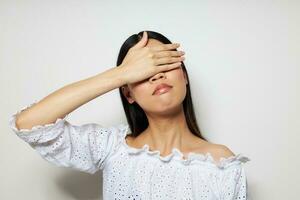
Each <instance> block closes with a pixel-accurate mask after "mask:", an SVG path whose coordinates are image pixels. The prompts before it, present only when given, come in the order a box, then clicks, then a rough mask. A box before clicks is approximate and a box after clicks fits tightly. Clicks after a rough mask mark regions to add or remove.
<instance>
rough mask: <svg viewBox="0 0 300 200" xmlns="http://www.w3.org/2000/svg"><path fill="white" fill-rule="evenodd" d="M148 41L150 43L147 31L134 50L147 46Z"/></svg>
mask: <svg viewBox="0 0 300 200" xmlns="http://www.w3.org/2000/svg"><path fill="white" fill-rule="evenodd" d="M147 41H148V35H147V31H144V32H143V37H142V39H141V40H140V41H139V42H138V43H136V44H135V45H134V46H133V47H132V48H134V49H137V48H142V47H144V46H145V45H146V44H147Z"/></svg>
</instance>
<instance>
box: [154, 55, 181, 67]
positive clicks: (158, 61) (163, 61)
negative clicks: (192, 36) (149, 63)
mask: <svg viewBox="0 0 300 200" xmlns="http://www.w3.org/2000/svg"><path fill="white" fill-rule="evenodd" d="M184 59H185V58H184V57H183V56H181V57H164V58H158V59H154V64H155V65H162V64H170V63H175V62H180V61H184Z"/></svg>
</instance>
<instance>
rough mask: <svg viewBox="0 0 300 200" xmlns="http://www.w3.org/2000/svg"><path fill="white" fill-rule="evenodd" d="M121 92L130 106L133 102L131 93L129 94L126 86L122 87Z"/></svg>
mask: <svg viewBox="0 0 300 200" xmlns="http://www.w3.org/2000/svg"><path fill="white" fill-rule="evenodd" d="M121 90H122V93H123V95H124V96H125V98H126V99H127V101H128V103H130V104H132V103H133V102H134V99H133V98H132V97H131V93H130V90H129V88H128V86H122V87H121Z"/></svg>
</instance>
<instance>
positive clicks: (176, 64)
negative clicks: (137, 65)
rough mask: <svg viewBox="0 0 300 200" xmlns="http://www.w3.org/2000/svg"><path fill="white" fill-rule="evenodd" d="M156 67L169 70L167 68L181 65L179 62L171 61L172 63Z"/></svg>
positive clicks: (170, 68)
mask: <svg viewBox="0 0 300 200" xmlns="http://www.w3.org/2000/svg"><path fill="white" fill-rule="evenodd" d="M158 67H159V68H160V71H169V70H172V69H176V68H178V67H181V62H176V63H172V64H166V65H160V66H158Z"/></svg>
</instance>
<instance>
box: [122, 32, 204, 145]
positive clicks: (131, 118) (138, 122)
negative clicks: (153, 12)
mask: <svg viewBox="0 0 300 200" xmlns="http://www.w3.org/2000/svg"><path fill="white" fill-rule="evenodd" d="M146 32H147V35H148V39H150V38H151V39H156V40H158V41H160V42H162V43H164V44H171V41H170V40H169V39H168V38H166V37H165V36H163V35H162V34H161V33H158V32H155V31H146ZM142 36H143V31H141V32H139V33H138V34H133V35H131V36H130V37H129V38H128V39H127V40H126V41H125V42H124V43H123V45H122V46H121V48H120V51H119V55H118V60H117V67H118V66H119V65H121V63H122V61H123V59H124V58H125V56H126V54H127V52H128V50H129V49H130V48H131V47H133V46H134V45H135V44H136V43H138V42H139V41H140V39H141V38H142ZM182 69H183V71H184V72H185V73H186V77H187V81H188V84H187V85H186V89H187V92H186V96H185V98H184V100H183V109H184V115H185V118H186V122H187V126H188V128H189V130H190V131H191V132H192V133H193V134H194V135H195V136H198V137H199V138H201V139H204V140H206V141H207V139H206V138H204V137H203V136H202V134H201V132H200V130H199V127H198V124H197V120H196V117H195V112H194V107H193V102H192V97H191V90H190V84H189V83H190V81H189V78H188V73H187V71H186V68H185V65H184V63H183V62H182ZM119 93H120V96H121V100H122V104H123V108H124V111H125V114H126V118H127V122H128V125H129V127H130V129H131V131H132V133H131V135H132V136H134V137H136V136H138V135H139V134H140V133H141V132H143V131H144V130H145V129H146V128H147V127H148V119H147V116H146V114H145V112H144V110H143V109H142V108H141V107H140V106H139V105H138V104H137V103H136V102H134V103H132V104H130V103H128V101H127V99H126V97H125V96H124V95H123V93H122V88H121V87H120V88H119Z"/></svg>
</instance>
